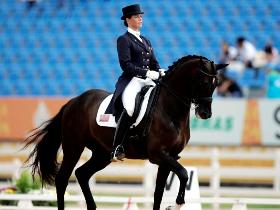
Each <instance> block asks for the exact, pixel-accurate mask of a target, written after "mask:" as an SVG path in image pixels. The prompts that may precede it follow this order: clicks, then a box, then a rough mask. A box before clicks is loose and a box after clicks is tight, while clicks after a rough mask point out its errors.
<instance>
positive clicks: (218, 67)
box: [215, 64, 228, 71]
mask: <svg viewBox="0 0 280 210" xmlns="http://www.w3.org/2000/svg"><path fill="white" fill-rule="evenodd" d="M227 66H228V64H215V67H216V70H217V71H218V70H220V69H224V68H226V67H227Z"/></svg>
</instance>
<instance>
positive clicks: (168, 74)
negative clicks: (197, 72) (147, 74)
mask: <svg viewBox="0 0 280 210" xmlns="http://www.w3.org/2000/svg"><path fill="white" fill-rule="evenodd" d="M197 58H199V59H203V60H207V61H209V59H208V58H206V57H203V56H200V55H187V56H183V57H182V58H179V59H178V60H177V61H175V62H174V63H173V64H172V65H171V66H168V70H167V71H166V76H165V77H164V78H165V79H166V78H168V77H169V76H170V75H171V74H172V73H173V72H174V71H175V69H176V67H177V66H178V65H180V64H182V63H185V62H188V61H190V60H192V59H197Z"/></svg>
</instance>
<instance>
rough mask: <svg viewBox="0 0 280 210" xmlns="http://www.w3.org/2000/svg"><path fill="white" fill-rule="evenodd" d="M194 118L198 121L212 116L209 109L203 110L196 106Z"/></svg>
mask: <svg viewBox="0 0 280 210" xmlns="http://www.w3.org/2000/svg"><path fill="white" fill-rule="evenodd" d="M195 116H196V117H197V118H199V119H204V120H205V119H208V118H210V117H211V116H212V112H211V109H205V108H202V107H200V106H198V107H197V108H196V109H195Z"/></svg>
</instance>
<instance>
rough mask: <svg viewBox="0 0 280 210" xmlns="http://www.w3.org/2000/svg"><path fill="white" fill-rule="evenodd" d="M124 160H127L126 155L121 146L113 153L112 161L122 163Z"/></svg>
mask: <svg viewBox="0 0 280 210" xmlns="http://www.w3.org/2000/svg"><path fill="white" fill-rule="evenodd" d="M124 158H125V154H124V149H123V146H122V145H121V144H119V145H118V146H117V147H116V148H115V149H114V151H113V152H112V158H111V161H112V162H120V161H123V159H124Z"/></svg>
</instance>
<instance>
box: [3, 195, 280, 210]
mask: <svg viewBox="0 0 280 210" xmlns="http://www.w3.org/2000/svg"><path fill="white" fill-rule="evenodd" d="M0 200H18V201H20V202H22V203H21V204H20V203H19V205H18V206H0V209H5V210H8V209H11V210H21V209H22V210H26V209H28V210H31V209H34V210H36V209H40V210H42V209H46V210H52V209H56V207H35V206H33V205H32V202H31V201H54V200H56V197H55V196H51V195H27V194H16V195H1V194H0ZM65 201H75V202H79V203H81V202H83V201H84V198H83V197H82V196H66V197H65ZM95 201H96V202H97V203H98V202H99V203H107V204H108V203H110V204H114V203H119V204H126V203H127V202H130V203H133V204H152V203H153V198H152V197H129V198H128V197H111V196H95ZM171 202H175V198H173V197H168V198H166V199H165V200H164V201H163V202H162V205H163V206H164V204H165V203H171ZM187 202H188V203H201V204H202V203H208V204H232V210H246V209H247V205H248V204H256V205H258V204H259V205H268V206H276V207H277V206H280V199H268V198H265V199H264V198H263V199H260V198H257V199H256V198H199V199H188V200H187ZM81 205H84V204H81ZM66 209H72V208H66ZM74 209H80V208H79V207H75V208H74ZM214 209H219V207H216V208H214Z"/></svg>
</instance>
